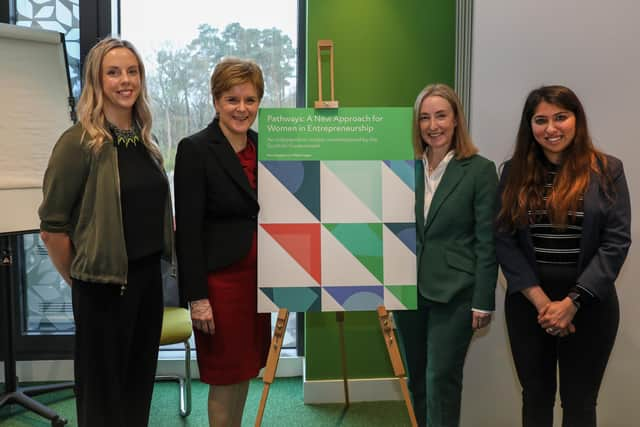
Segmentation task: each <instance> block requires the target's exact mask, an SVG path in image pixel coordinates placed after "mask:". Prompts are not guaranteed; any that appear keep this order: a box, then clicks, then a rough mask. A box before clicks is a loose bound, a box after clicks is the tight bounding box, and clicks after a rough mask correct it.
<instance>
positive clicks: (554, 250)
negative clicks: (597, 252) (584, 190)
mask: <svg viewBox="0 0 640 427" xmlns="http://www.w3.org/2000/svg"><path fill="white" fill-rule="evenodd" d="M557 175H558V166H556V165H553V164H552V163H549V164H548V165H546V174H545V185H544V196H543V197H544V201H545V203H546V201H547V198H548V196H549V195H550V194H551V191H552V190H553V183H554V181H555V179H556V176H557ZM582 205H583V198H582V196H581V197H580V200H579V202H578V209H577V210H576V212H572V211H571V212H568V213H567V216H568V218H567V225H566V226H559V225H554V224H552V223H551V220H550V219H549V212H548V211H547V209H541V210H529V211H528V215H529V230H530V232H531V239H532V240H533V248H534V250H535V256H536V262H538V263H541V264H558V265H575V264H577V263H578V258H579V257H580V239H581V238H582V219H583V217H584V212H583V208H582Z"/></svg>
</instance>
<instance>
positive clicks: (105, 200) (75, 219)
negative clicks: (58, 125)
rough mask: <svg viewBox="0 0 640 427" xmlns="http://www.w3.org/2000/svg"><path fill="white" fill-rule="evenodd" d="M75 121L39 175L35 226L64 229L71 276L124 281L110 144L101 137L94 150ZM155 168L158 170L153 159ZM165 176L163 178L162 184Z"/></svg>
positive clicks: (169, 243) (169, 238)
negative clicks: (70, 252)
mask: <svg viewBox="0 0 640 427" xmlns="http://www.w3.org/2000/svg"><path fill="white" fill-rule="evenodd" d="M87 139H88V136H87V135H86V134H85V133H84V129H83V127H82V125H81V124H80V123H78V124H76V125H74V126H72V127H70V128H69V129H67V130H66V131H65V132H64V133H63V134H62V136H61V137H60V139H59V140H58V142H56V145H55V146H54V147H53V151H52V153H51V158H50V159H49V165H48V166H47V170H46V172H45V175H44V183H43V193H44V198H43V201H42V204H41V205H40V208H39V209H38V214H39V215H40V229H41V230H42V231H46V232H49V233H65V234H68V235H69V237H70V239H71V242H72V244H73V248H74V254H73V260H72V262H71V277H73V278H75V279H79V280H82V281H86V282H97V283H113V284H117V285H125V284H126V283H127V273H128V269H127V267H128V258H127V250H126V245H125V238H124V228H123V222H122V209H121V204H120V175H119V173H118V154H117V149H116V147H115V146H114V145H113V144H112V143H110V142H107V141H105V144H104V145H103V146H102V148H101V150H100V151H99V153H98V154H95V153H94V152H93V151H92V150H91V148H89V147H88V146H87V144H86V140H87ZM158 167H159V168H160V169H161V170H162V172H163V175H165V179H166V174H165V173H164V169H163V168H162V166H161V165H159V164H158ZM168 186H169V181H168V180H167V187H168ZM164 235H165V236H164V250H163V257H164V258H166V259H167V260H169V261H170V260H171V258H172V255H173V214H172V208H171V194H170V192H169V190H168V188H167V202H166V209H165V227H164Z"/></svg>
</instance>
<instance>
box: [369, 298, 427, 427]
mask: <svg viewBox="0 0 640 427" xmlns="http://www.w3.org/2000/svg"><path fill="white" fill-rule="evenodd" d="M378 320H379V321H380V329H381V330H382V337H383V338H384V342H385V344H386V345H387V352H388V353H389V359H390V360H391V366H392V367H393V374H394V375H395V376H396V377H397V378H398V381H400V389H401V390H402V396H403V397H404V403H405V404H406V405H407V412H408V413H409V419H410V420H411V425H412V426H413V427H417V426H418V422H417V421H416V414H415V412H414V411H413V405H412V404H411V397H410V396H409V389H408V388H407V382H406V381H405V379H404V377H405V371H404V364H403V363H402V357H401V356H400V349H399V348H398V340H396V334H395V333H394V332H393V326H392V322H391V319H390V317H389V313H388V312H387V309H386V308H384V306H382V305H381V306H379V307H378Z"/></svg>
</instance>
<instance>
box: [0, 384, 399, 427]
mask: <svg viewBox="0 0 640 427" xmlns="http://www.w3.org/2000/svg"><path fill="white" fill-rule="evenodd" d="M0 389H1V388H0ZM207 391H208V386H207V385H206V384H203V383H201V382H199V381H194V382H193V410H192V412H191V415H189V416H188V417H187V418H184V419H183V418H182V417H180V414H179V411H178V406H179V403H178V402H179V401H178V385H177V383H170V382H166V383H165V382H158V383H156V386H155V389H154V392H153V401H152V403H151V418H150V421H149V426H151V427H176V426H191V427H207V426H208V421H207V402H206V400H207ZM261 394H262V381H259V380H253V381H251V385H250V387H249V397H248V398H247V406H246V408H245V412H244V418H243V420H242V425H243V426H253V425H254V423H255V417H256V414H257V412H258V405H259V404H260V396H261ZM38 400H39V401H40V402H42V403H44V404H45V405H48V406H49V407H51V408H52V409H53V410H55V411H57V412H58V413H59V414H60V415H61V416H63V417H65V418H67V419H68V420H69V423H68V424H67V425H68V426H69V427H74V426H77V422H76V415H75V400H74V398H73V393H72V392H71V391H70V390H64V391H59V392H55V393H49V394H47V395H42V396H39V397H38ZM262 425H263V426H265V427H272V426H273V427H281V426H287V427H288V426H304V427H314V426H336V427H337V426H345V427H350V426H353V427H371V426H385V427H386V426H408V425H410V423H409V417H408V416H407V412H406V408H405V406H404V403H403V402H400V401H393V402H362V403H352V404H351V406H350V408H349V409H348V410H347V411H345V410H344V405H341V404H330V405H305V404H304V402H303V400H302V379H301V378H300V377H297V378H277V379H276V381H275V382H274V383H273V384H272V385H271V388H270V389H269V398H268V400H267V406H266V409H265V413H264V417H263V420H262ZM0 426H2V427H49V426H50V423H49V422H48V421H47V420H45V419H44V418H42V417H40V416H38V415H35V414H33V413H31V412H27V411H24V410H22V409H21V408H18V407H17V406H10V407H4V408H2V409H0Z"/></svg>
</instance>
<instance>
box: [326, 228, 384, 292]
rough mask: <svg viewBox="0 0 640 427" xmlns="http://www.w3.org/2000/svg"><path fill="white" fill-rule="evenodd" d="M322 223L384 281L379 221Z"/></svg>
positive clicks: (372, 272) (381, 281) (374, 274)
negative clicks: (373, 222)
mask: <svg viewBox="0 0 640 427" xmlns="http://www.w3.org/2000/svg"><path fill="white" fill-rule="evenodd" d="M323 225H324V226H325V228H326V229H327V230H329V231H330V232H331V234H332V235H333V236H334V237H335V238H336V239H338V241H339V242H340V243H342V245H343V246H344V247H345V248H346V249H347V250H348V251H349V252H351V254H352V255H353V256H355V257H356V259H357V260H358V261H360V263H361V264H362V265H364V266H365V268H366V269H367V270H369V271H370V272H371V274H373V276H374V277H375V278H376V279H378V280H379V281H380V283H384V274H383V271H384V270H383V262H382V224H381V223H377V224H366V223H362V224H358V223H346V224H323Z"/></svg>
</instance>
